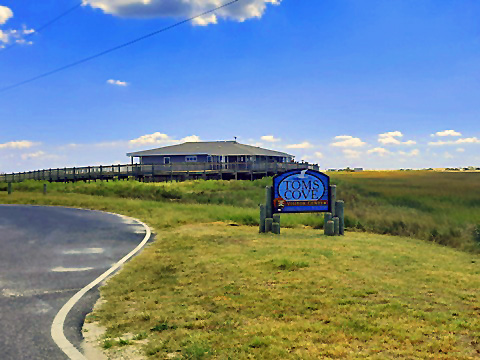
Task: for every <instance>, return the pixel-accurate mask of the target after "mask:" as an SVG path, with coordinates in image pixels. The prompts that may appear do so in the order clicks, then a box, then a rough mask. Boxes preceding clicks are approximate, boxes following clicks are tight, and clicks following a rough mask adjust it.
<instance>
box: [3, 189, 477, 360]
mask: <svg viewBox="0 0 480 360" xmlns="http://www.w3.org/2000/svg"><path fill="white" fill-rule="evenodd" d="M7 202H10V203H33V204H50V205H65V206H77V207H83V208H91V209H99V210H108V211H113V212H117V213H122V214H125V215H130V216H134V217H137V218H139V219H141V220H143V221H146V222H147V223H148V224H149V225H150V226H152V227H153V228H154V229H155V230H156V231H157V238H156V241H155V242H154V243H153V244H151V245H150V246H148V247H147V248H146V249H145V250H144V251H143V252H142V254H140V255H139V256H137V257H136V258H135V259H133V260H132V261H131V262H130V263H128V264H127V265H126V266H125V268H124V269H123V270H122V271H121V272H120V273H119V274H118V275H117V276H115V277H114V278H112V279H111V280H110V281H109V282H108V284H107V285H106V286H105V287H103V288H102V289H101V293H102V297H103V299H104V300H106V302H104V303H103V305H101V306H99V307H98V309H97V310H96V311H95V312H94V313H92V314H91V315H89V316H88V320H87V321H90V322H98V323H99V324H102V325H103V326H105V327H106V329H107V331H106V333H105V334H104V336H103V338H102V339H101V346H103V347H104V348H105V349H108V350H107V352H115V351H118V350H119V349H121V348H125V347H128V346H140V347H141V348H142V352H143V353H144V354H145V356H147V357H149V358H155V359H253V358H255V359H318V358H326V359H328V358H332V359H335V358H336V359H359V358H369V359H391V358H403V359H414V358H418V359H474V358H478V357H479V356H480V317H479V314H480V293H479V292H478V289H479V288H480V276H479V275H480V259H479V257H478V255H476V254H472V253H467V252H464V251H459V250H456V249H451V248H448V247H444V246H439V245H438V244H434V243H431V242H425V241H422V240H416V239H412V238H406V237H394V236H385V235H376V234H370V233H363V232H349V233H347V236H345V237H341V238H331V237H324V236H323V235H322V233H321V232H320V231H318V230H316V229H312V228H304V229H301V228H289V229H283V230H282V235H280V236H275V235H271V234H258V230H257V228H256V227H253V226H234V225H236V224H235V223H232V221H231V219H233V218H235V217H236V216H243V213H242V212H243V209H241V208H236V207H233V206H229V205H204V204H179V203H175V202H174V203H169V202H158V201H146V200H138V199H122V198H115V197H105V196H93V195H81V194H60V193H54V194H49V195H47V196H43V195H41V194H38V193H31V192H17V193H15V194H13V195H12V196H7V195H5V194H4V193H3V194H0V203H7ZM215 218H218V219H221V218H223V221H218V220H217V221H214V219H215Z"/></svg>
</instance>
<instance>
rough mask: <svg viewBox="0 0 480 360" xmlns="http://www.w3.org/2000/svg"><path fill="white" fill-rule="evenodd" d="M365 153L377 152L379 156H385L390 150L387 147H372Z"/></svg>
mask: <svg viewBox="0 0 480 360" xmlns="http://www.w3.org/2000/svg"><path fill="white" fill-rule="evenodd" d="M367 154H377V155H379V156H385V155H389V154H391V152H390V151H388V150H387V149H384V148H381V147H376V148H374V149H370V150H368V151H367Z"/></svg>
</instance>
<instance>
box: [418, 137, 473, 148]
mask: <svg viewBox="0 0 480 360" xmlns="http://www.w3.org/2000/svg"><path fill="white" fill-rule="evenodd" d="M459 144H480V139H478V138H477V137H469V138H461V139H457V140H450V141H442V140H438V141H430V142H429V143H428V145H431V146H442V145H459Z"/></svg>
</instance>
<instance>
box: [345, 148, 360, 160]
mask: <svg viewBox="0 0 480 360" xmlns="http://www.w3.org/2000/svg"><path fill="white" fill-rule="evenodd" d="M342 152H343V155H345V157H346V158H348V159H358V158H359V157H360V155H361V152H360V151H357V150H352V149H343V150H342Z"/></svg>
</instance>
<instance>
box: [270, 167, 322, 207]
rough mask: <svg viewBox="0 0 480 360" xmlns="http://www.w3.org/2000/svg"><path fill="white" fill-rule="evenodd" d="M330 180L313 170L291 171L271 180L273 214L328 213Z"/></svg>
mask: <svg viewBox="0 0 480 360" xmlns="http://www.w3.org/2000/svg"><path fill="white" fill-rule="evenodd" d="M329 189H330V178H329V177H328V176H327V175H325V174H323V173H321V172H318V171H315V170H292V171H288V172H285V173H283V174H279V175H277V176H275V177H274V178H273V212H274V213H299V212H330V203H329V198H330V194H329V191H330V190H329Z"/></svg>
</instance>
